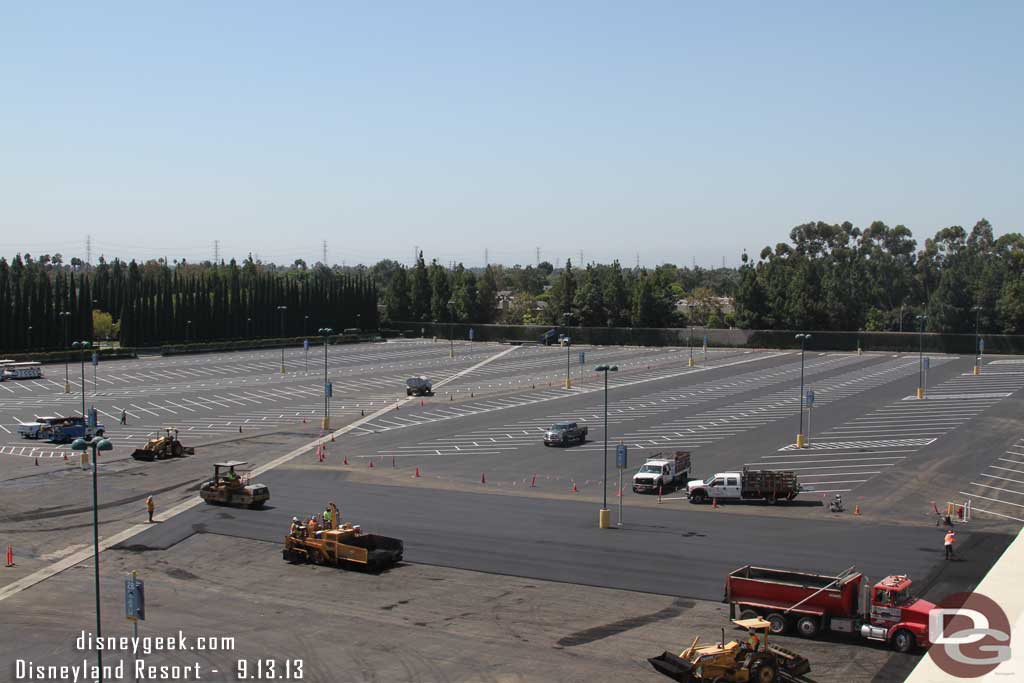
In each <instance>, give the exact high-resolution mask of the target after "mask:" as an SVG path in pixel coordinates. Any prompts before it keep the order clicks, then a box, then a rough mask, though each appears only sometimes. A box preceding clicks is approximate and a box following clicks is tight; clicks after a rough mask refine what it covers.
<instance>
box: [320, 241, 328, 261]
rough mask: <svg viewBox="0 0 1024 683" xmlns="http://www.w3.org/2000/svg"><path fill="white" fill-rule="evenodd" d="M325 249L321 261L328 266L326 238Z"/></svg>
mask: <svg viewBox="0 0 1024 683" xmlns="http://www.w3.org/2000/svg"><path fill="white" fill-rule="evenodd" d="M323 251H324V253H323V260H322V261H320V263H322V264H324V265H325V266H326V265H327V240H324V244H323Z"/></svg>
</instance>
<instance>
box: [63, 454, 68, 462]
mask: <svg viewBox="0 0 1024 683" xmlns="http://www.w3.org/2000/svg"><path fill="white" fill-rule="evenodd" d="M67 461H68V454H67V453H65V454H64V462H67Z"/></svg>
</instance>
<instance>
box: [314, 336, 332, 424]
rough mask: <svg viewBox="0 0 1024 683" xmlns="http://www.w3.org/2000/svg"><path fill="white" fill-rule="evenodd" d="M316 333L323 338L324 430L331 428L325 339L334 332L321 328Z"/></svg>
mask: <svg viewBox="0 0 1024 683" xmlns="http://www.w3.org/2000/svg"><path fill="white" fill-rule="evenodd" d="M317 333H319V334H320V336H321V337H323V338H324V421H323V424H322V425H321V427H322V428H323V429H325V430H326V429H330V428H331V412H330V411H331V409H330V403H328V401H329V399H330V397H329V396H328V395H327V338H328V337H329V336H331V335H332V334H334V330H332V329H331V328H329V327H321V328H320V329H319V330H317Z"/></svg>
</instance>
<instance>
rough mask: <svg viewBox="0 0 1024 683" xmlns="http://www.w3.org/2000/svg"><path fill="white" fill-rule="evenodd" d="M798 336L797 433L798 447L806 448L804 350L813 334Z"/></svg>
mask: <svg viewBox="0 0 1024 683" xmlns="http://www.w3.org/2000/svg"><path fill="white" fill-rule="evenodd" d="M796 338H797V339H799V340H800V431H798V432H797V433H796V447H797V448H804V447H806V445H807V442H806V441H804V350H805V349H806V345H807V340H808V339H810V338H811V335H809V334H806V333H802V334H798V335H796Z"/></svg>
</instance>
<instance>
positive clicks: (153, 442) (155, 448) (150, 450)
mask: <svg viewBox="0 0 1024 683" xmlns="http://www.w3.org/2000/svg"><path fill="white" fill-rule="evenodd" d="M195 453H196V449H195V448H192V447H188V446H182V445H181V441H179V440H178V430H177V429H175V428H174V427H164V435H163V436H158V437H156V438H155V439H150V440H149V441H147V442H146V445H145V446H143V447H142V448H136V449H135V452H133V453H132V457H133V458H135V459H136V460H147V461H150V462H152V461H153V460H166V459H167V458H180V457H182V456H185V455H195Z"/></svg>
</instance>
